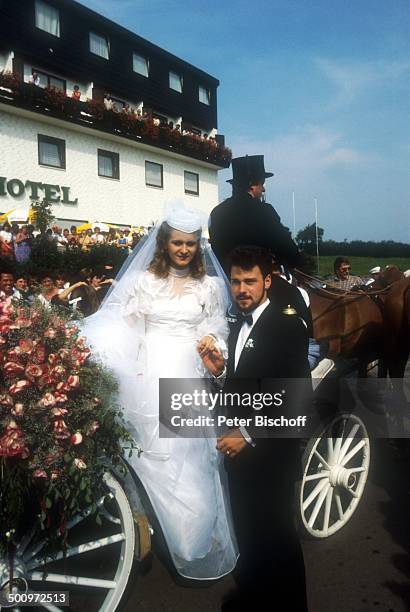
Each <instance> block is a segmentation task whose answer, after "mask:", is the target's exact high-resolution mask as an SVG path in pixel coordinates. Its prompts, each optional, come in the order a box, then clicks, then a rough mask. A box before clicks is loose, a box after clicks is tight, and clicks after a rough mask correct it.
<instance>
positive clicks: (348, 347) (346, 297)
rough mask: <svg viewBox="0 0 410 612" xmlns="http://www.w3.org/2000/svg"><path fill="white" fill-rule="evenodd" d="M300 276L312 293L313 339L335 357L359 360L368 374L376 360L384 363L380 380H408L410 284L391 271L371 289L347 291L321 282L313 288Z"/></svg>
mask: <svg viewBox="0 0 410 612" xmlns="http://www.w3.org/2000/svg"><path fill="white" fill-rule="evenodd" d="M397 273H398V274H397ZM295 276H296V277H297V279H298V281H299V284H300V285H301V286H303V287H304V288H305V289H306V290H307V291H308V293H309V297H310V302H311V310H312V318H313V328H314V337H315V339H316V340H317V341H319V342H320V341H327V342H328V343H329V351H328V356H329V357H330V358H333V359H334V358H337V357H344V358H356V359H358V360H359V375H362V374H363V375H364V373H365V370H366V365H367V363H369V362H370V361H372V360H373V359H374V358H376V357H377V358H379V359H380V360H381V362H382V363H383V366H382V368H381V370H380V372H379V375H386V373H389V375H390V377H391V378H403V376H404V370H405V367H406V363H407V360H408V357H409V352H410V279H408V278H407V279H405V278H404V276H403V275H402V273H400V271H398V270H397V269H395V270H392V269H391V268H388V269H386V270H385V271H383V272H382V273H381V274H380V275H379V278H378V279H377V284H376V283H374V284H373V285H371V288H370V289H368V290H361V289H358V290H354V291H349V292H342V291H340V290H338V289H335V288H333V287H331V286H328V287H326V286H323V281H321V280H320V279H314V284H315V285H316V286H312V283H311V282H309V280H308V279H309V277H307V276H306V275H305V274H303V273H300V272H299V271H298V272H297V273H296V274H295ZM396 279H397V280H396ZM318 285H319V286H318ZM320 285H322V286H320ZM373 287H374V288H373Z"/></svg>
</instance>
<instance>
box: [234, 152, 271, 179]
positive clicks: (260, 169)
mask: <svg viewBox="0 0 410 612" xmlns="http://www.w3.org/2000/svg"><path fill="white" fill-rule="evenodd" d="M271 176H273V172H265V164H264V160H263V155H245V157H236V158H235V159H233V160H232V178H231V179H229V180H228V181H226V182H227V183H231V185H233V184H235V185H238V184H242V185H244V186H246V187H249V186H250V185H257V184H258V183H264V182H265V179H267V178H269V177H271Z"/></svg>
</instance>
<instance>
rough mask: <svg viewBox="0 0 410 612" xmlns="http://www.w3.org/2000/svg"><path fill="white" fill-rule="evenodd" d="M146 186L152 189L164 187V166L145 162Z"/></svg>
mask: <svg viewBox="0 0 410 612" xmlns="http://www.w3.org/2000/svg"><path fill="white" fill-rule="evenodd" d="M145 184H146V185H149V186H150V187H163V186H164V175H163V166H162V164H154V162H149V161H146V162H145Z"/></svg>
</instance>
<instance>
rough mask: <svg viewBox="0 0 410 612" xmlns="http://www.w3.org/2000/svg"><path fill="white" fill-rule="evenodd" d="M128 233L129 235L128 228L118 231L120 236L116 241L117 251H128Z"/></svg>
mask: <svg viewBox="0 0 410 612" xmlns="http://www.w3.org/2000/svg"><path fill="white" fill-rule="evenodd" d="M129 233H130V230H129V229H128V228H126V229H121V230H120V235H119V238H118V239H117V247H118V248H119V249H127V251H128V248H129V246H130V241H129V239H128V238H129Z"/></svg>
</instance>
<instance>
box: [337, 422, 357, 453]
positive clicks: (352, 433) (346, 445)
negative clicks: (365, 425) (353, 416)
mask: <svg viewBox="0 0 410 612" xmlns="http://www.w3.org/2000/svg"><path fill="white" fill-rule="evenodd" d="M359 428H360V425H358V424H357V423H356V425H353V427H352V429H351V430H350V432H349V434H348V436H347V438H346V440H345V443H344V444H343V446H342V448H341V449H340V453H339V456H338V461H339V463H340V461H342V459H343V457H344V456H345V455H346V453H347V451H348V450H349V446H350V445H351V443H352V441H353V439H354V437H355V435H356V434H357V432H358V430H359Z"/></svg>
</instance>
